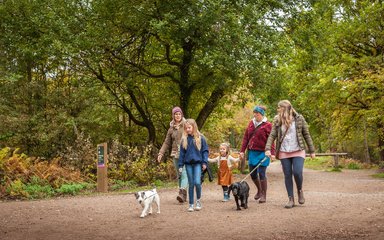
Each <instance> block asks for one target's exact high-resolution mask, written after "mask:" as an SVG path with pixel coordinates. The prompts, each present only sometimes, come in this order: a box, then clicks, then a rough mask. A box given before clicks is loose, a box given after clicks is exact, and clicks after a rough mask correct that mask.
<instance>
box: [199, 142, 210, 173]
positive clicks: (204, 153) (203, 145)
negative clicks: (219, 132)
mask: <svg viewBox="0 0 384 240" xmlns="http://www.w3.org/2000/svg"><path fill="white" fill-rule="evenodd" d="M200 152H201V160H202V167H203V170H205V169H206V168H207V165H208V155H209V149H208V144H207V141H206V140H205V137H204V136H201V150H200Z"/></svg>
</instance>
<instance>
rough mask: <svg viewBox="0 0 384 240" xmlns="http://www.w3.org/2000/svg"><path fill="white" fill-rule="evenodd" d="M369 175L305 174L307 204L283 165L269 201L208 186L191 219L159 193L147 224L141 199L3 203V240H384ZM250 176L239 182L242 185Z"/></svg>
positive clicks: (171, 192) (379, 187)
mask: <svg viewBox="0 0 384 240" xmlns="http://www.w3.org/2000/svg"><path fill="white" fill-rule="evenodd" d="M371 174H373V171H368V170H360V171H353V170H343V172H341V173H332V172H323V171H313V170H308V169H305V172H304V193H305V197H306V203H305V204H304V205H302V206H297V207H294V208H293V209H284V208H283V206H284V204H285V203H286V201H287V196H286V191H285V187H284V182H283V174H282V172H281V166H280V163H279V162H274V163H272V164H271V166H270V167H269V168H268V177H269V186H268V187H269V188H268V197H267V203H265V204H259V203H257V202H256V201H254V200H253V199H252V198H251V197H253V195H254V194H255V187H254V185H253V183H251V182H250V180H249V179H248V183H249V185H250V186H251V197H250V199H249V201H250V203H249V209H247V210H242V211H236V210H235V203H234V201H233V200H231V201H230V202H226V203H223V202H221V199H222V190H221V187H220V186H218V185H216V184H215V183H208V184H207V183H204V186H203V197H202V199H203V200H202V203H203V209H202V210H201V211H199V212H192V213H189V212H187V211H186V209H187V205H186V204H178V203H177V202H176V200H175V197H176V191H177V190H176V189H161V190H158V191H159V194H160V197H161V214H159V215H158V214H154V215H151V216H148V217H146V218H144V219H141V218H139V215H140V212H141V207H140V206H139V205H138V204H137V203H136V201H135V198H134V196H133V194H103V195H96V196H85V197H73V198H56V199H51V200H41V201H22V202H1V203H0V239H2V240H6V239H9V240H17V239H39V240H40V239H64V240H66V239H71V240H72V239H92V240H98V239H103V240H104V239H156V240H159V239H174V240H176V239H384V181H383V180H380V179H373V178H371V177H370V175H371ZM242 177H243V175H239V176H236V179H237V180H240V179H242Z"/></svg>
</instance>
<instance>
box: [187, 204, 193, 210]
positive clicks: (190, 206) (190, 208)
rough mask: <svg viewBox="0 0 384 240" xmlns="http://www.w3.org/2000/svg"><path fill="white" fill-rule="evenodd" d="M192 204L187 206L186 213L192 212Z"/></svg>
mask: <svg viewBox="0 0 384 240" xmlns="http://www.w3.org/2000/svg"><path fill="white" fill-rule="evenodd" d="M193 211H194V210H193V204H189V208H188V212H193Z"/></svg>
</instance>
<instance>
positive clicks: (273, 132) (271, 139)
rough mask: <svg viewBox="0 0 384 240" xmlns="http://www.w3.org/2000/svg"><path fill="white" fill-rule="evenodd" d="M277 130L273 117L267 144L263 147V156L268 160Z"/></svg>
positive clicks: (275, 120)
mask: <svg viewBox="0 0 384 240" xmlns="http://www.w3.org/2000/svg"><path fill="white" fill-rule="evenodd" d="M278 128H279V126H278V122H277V118H276V117H275V119H274V121H273V124H272V129H271V133H270V134H269V136H268V140H267V144H266V145H265V155H266V156H268V157H269V158H271V157H272V153H271V149H272V145H273V144H274V142H275V140H276V138H277V132H278Z"/></svg>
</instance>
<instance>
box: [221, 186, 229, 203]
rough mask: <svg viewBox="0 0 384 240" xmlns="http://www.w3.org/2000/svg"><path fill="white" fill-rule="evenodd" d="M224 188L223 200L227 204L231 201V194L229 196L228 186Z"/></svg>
mask: <svg viewBox="0 0 384 240" xmlns="http://www.w3.org/2000/svg"><path fill="white" fill-rule="evenodd" d="M221 187H222V188H223V195H224V198H223V200H222V201H223V202H227V201H228V200H229V194H228V189H229V188H228V186H221Z"/></svg>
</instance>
